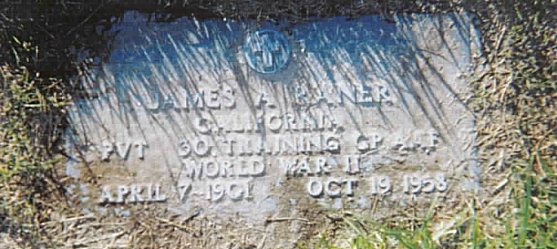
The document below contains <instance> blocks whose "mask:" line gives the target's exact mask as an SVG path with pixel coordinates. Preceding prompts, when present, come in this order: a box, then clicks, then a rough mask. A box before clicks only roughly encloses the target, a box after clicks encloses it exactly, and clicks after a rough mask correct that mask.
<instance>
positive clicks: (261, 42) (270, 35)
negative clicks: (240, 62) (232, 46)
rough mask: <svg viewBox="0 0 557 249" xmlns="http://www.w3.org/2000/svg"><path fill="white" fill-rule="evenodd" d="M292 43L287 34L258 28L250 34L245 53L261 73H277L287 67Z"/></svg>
mask: <svg viewBox="0 0 557 249" xmlns="http://www.w3.org/2000/svg"><path fill="white" fill-rule="evenodd" d="M290 53H291V49H290V44H289V43H288V39H287V38H286V36H285V35H283V34H282V33H280V32H277V31H274V30H258V31H256V32H255V33H252V34H250V35H248V38H247V40H246V43H245V45H244V55H245V56H246V60H247V62H248V65H249V66H250V67H251V68H252V69H253V70H255V71H257V72H259V73H264V74H268V73H275V72H278V71H279V70H281V69H283V68H284V67H286V65H287V64H288V60H289V59H290Z"/></svg>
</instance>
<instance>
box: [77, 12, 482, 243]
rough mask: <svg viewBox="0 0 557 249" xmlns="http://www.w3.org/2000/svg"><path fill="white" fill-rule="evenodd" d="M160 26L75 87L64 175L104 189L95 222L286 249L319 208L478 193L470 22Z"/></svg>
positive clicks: (140, 31)
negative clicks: (171, 228)
mask: <svg viewBox="0 0 557 249" xmlns="http://www.w3.org/2000/svg"><path fill="white" fill-rule="evenodd" d="M147 20H148V18H147V17H145V16H143V15H141V14H138V13H136V12H128V13H126V14H125V16H124V17H123V20H122V21H121V22H120V23H119V24H117V25H116V26H115V27H113V29H112V30H111V32H112V34H114V39H113V41H112V44H111V47H112V50H111V54H110V56H109V58H108V59H107V61H105V62H103V63H102V64H101V65H99V66H98V67H97V68H93V69H92V70H91V71H90V72H89V73H87V74H86V75H84V76H82V77H80V78H78V79H76V80H77V82H78V83H79V84H81V85H82V86H84V89H85V91H87V93H88V94H89V96H92V97H90V98H88V99H82V100H78V101H76V103H75V105H74V106H73V108H72V109H71V110H70V117H71V119H70V123H71V131H70V132H69V141H70V142H69V145H68V147H69V148H70V149H71V151H72V155H73V156H72V159H71V160H70V161H69V162H68V164H67V172H68V174H70V175H72V176H73V177H75V178H76V179H81V178H83V177H84V176H85V175H87V174H94V175H95V176H98V180H97V182H96V184H87V183H86V182H85V181H83V182H82V183H81V184H80V186H79V187H78V188H76V189H80V190H81V192H82V193H81V194H83V195H84V196H85V197H84V198H82V200H83V203H82V205H83V206H84V208H85V207H86V210H88V212H94V213H106V211H107V210H119V211H118V212H119V213H120V214H121V215H133V212H134V210H137V209H141V208H143V207H145V205H150V206H153V207H156V208H158V209H159V210H161V212H162V210H164V211H165V212H170V213H173V214H177V215H180V216H184V217H192V216H199V217H205V218H207V220H210V222H211V224H213V225H214V224H217V225H214V229H217V230H218V229H220V230H221V231H222V233H223V234H227V233H234V232H238V231H239V232H241V233H242V234H249V233H251V234H254V236H255V237H256V238H255V239H254V240H255V241H261V240H266V241H267V243H266V245H265V246H264V247H265V248H267V247H270V246H271V245H273V247H275V246H285V247H288V246H289V245H291V243H292V242H294V241H296V240H297V239H299V238H300V237H301V236H304V235H303V234H304V231H305V230H304V228H303V227H304V225H307V224H308V223H311V218H312V215H315V213H316V210H328V209H353V210H358V211H361V212H362V213H366V212H368V213H370V215H372V216H375V217H384V216H388V215H389V214H391V213H393V212H396V210H397V209H401V208H404V207H405V206H408V205H414V204H417V205H421V206H422V207H424V209H425V208H426V207H428V205H429V204H428V203H431V202H432V200H433V199H435V198H437V199H442V200H444V201H446V202H450V201H452V200H455V198H458V194H459V193H460V192H462V191H463V190H470V189H477V188H478V175H477V165H476V164H475V160H474V159H475V147H474V138H475V137H474V118H473V115H472V113H471V111H470V110H469V109H467V107H466V105H465V101H466V99H467V98H468V97H470V95H471V87H470V86H469V83H468V82H467V81H466V76H467V75H468V74H469V73H470V70H471V63H472V59H473V56H474V53H476V51H477V46H478V43H477V40H476V39H477V34H476V30H475V29H474V27H473V25H471V21H470V18H469V17H468V16H467V15H457V14H446V15H413V16H401V17H397V18H395V20H394V22H393V21H388V20H384V19H382V18H381V17H379V16H367V17H359V18H352V19H348V18H344V17H338V18H330V19H315V20H313V21H307V22H302V23H296V24H290V23H288V22H277V23H275V22H255V21H233V20H217V19H209V20H197V19H194V18H182V19H178V20H176V21H173V22H168V23H153V22H148V21H147ZM150 210H152V209H150ZM371 210H373V212H371ZM285 217H287V218H285ZM273 221H284V222H273ZM281 231H282V232H281ZM286 231H287V232H286ZM265 234H273V236H266V235H265ZM262 236H265V237H262ZM207 239H208V238H207ZM214 243H216V242H214ZM254 243H255V242H254Z"/></svg>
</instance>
